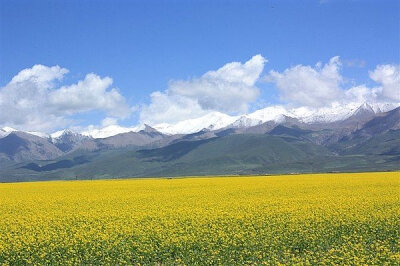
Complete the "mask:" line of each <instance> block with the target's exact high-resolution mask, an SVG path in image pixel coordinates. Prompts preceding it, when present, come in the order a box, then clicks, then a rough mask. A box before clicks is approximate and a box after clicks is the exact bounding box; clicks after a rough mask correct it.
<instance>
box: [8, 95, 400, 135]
mask: <svg viewBox="0 0 400 266" xmlns="http://www.w3.org/2000/svg"><path fill="white" fill-rule="evenodd" d="M399 106H400V103H347V104H338V103H336V104H333V105H332V106H327V107H322V108H310V107H296V108H291V109H288V108H286V107H284V106H282V105H276V106H269V107H266V108H263V109H259V110H257V111H254V112H252V113H249V114H245V115H240V116H230V115H227V114H224V113H220V112H210V113H208V114H206V115H204V116H201V117H198V118H193V119H188V120H184V121H179V122H177V123H175V124H168V123H162V124H157V125H150V126H151V127H152V128H154V129H155V130H157V131H159V132H161V133H163V134H169V135H173V134H191V133H196V132H199V131H201V130H203V129H208V130H218V129H221V128H229V127H235V128H240V127H242V128H243V127H251V126H256V125H259V124H262V123H265V122H269V121H274V122H276V123H282V122H283V121H284V120H285V117H291V118H295V119H298V120H299V121H301V122H304V123H330V122H335V121H341V120H345V119H347V118H349V117H350V116H352V115H355V114H356V113H357V112H361V111H363V112H364V111H365V112H374V113H376V114H379V113H381V112H387V111H390V110H392V109H395V108H397V107H399ZM145 128H146V126H145V124H139V125H137V126H134V127H123V126H119V125H110V126H107V127H104V128H89V129H87V130H85V131H83V132H81V133H77V132H73V131H71V130H69V129H64V130H60V131H57V132H54V133H52V134H50V136H49V135H47V134H43V133H40V132H32V131H31V132H29V131H28V132H27V133H29V134H33V135H36V136H39V137H44V138H47V137H51V138H52V139H57V138H59V137H61V136H62V135H63V134H78V135H79V134H81V135H83V136H89V137H92V138H107V137H110V136H114V135H118V134H121V133H127V132H139V131H140V130H143V129H145ZM13 131H18V130H17V129H14V128H10V127H3V128H0V138H2V137H5V136H7V135H8V134H10V133H11V132H13Z"/></svg>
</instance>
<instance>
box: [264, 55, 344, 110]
mask: <svg viewBox="0 0 400 266" xmlns="http://www.w3.org/2000/svg"><path fill="white" fill-rule="evenodd" d="M340 66H341V63H340V60H339V57H338V56H335V57H332V58H331V59H330V60H329V63H327V64H325V65H324V66H322V64H321V63H317V64H316V65H315V67H312V66H303V65H297V66H294V67H291V68H288V69H286V70H285V71H283V72H282V73H279V72H277V71H274V70H271V71H270V72H269V74H268V75H267V76H266V80H267V81H269V82H273V83H275V84H276V86H277V88H278V89H279V91H280V97H281V99H282V100H283V101H285V102H287V103H290V104H294V105H298V106H303V105H305V106H313V107H320V106H324V105H327V104H331V103H332V102H333V101H335V100H338V99H339V98H340V97H341V93H342V91H341V89H340V85H341V83H342V82H343V78H342V76H341V75H340V73H339V70H340Z"/></svg>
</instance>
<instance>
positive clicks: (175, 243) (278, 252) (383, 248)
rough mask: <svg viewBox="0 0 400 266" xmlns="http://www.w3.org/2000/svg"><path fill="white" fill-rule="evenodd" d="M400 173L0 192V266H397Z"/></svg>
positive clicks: (3, 188) (90, 184)
mask: <svg viewBox="0 0 400 266" xmlns="http://www.w3.org/2000/svg"><path fill="white" fill-rule="evenodd" d="M399 185H400V173H399V172H393V173H359V174H313V175H293V176H266V177H232V178H228V177H221V178H216V177H214V178H211V177H210V178H183V179H140V180H104V181H60V182H36V183H11V184H0V264H5V265H7V264H11V265H15V264H19V265H20V264H59V265H60V264H61V265H66V264H113V265H115V264H153V265H154V264H165V265H171V264H201V265H204V264H225V265H227V264H229V265H232V264H279V263H281V264H297V263H299V264H301V263H302V264H374V265H382V264H389V265H396V264H397V265H399V264H400V243H399V235H400V219H399V217H400V198H399V197H400V193H399V192H400V187H399Z"/></svg>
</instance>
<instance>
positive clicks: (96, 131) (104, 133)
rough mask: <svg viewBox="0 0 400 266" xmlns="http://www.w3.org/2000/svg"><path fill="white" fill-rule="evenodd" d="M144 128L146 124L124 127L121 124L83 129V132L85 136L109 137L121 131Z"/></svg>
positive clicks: (134, 130)
mask: <svg viewBox="0 0 400 266" xmlns="http://www.w3.org/2000/svg"><path fill="white" fill-rule="evenodd" d="M144 128H145V127H144V125H138V126H135V127H122V126H119V125H110V126H106V127H104V128H93V129H88V130H86V131H83V132H82V133H81V134H82V135H84V136H88V137H92V138H95V139H99V138H107V137H111V136H115V135H118V134H121V133H128V132H138V131H140V130H142V129H144Z"/></svg>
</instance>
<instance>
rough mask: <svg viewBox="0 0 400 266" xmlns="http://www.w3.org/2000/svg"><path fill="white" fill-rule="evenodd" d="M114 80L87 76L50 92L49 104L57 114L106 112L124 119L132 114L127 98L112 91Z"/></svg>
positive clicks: (94, 75)
mask: <svg viewBox="0 0 400 266" xmlns="http://www.w3.org/2000/svg"><path fill="white" fill-rule="evenodd" d="M112 83H113V80H112V79H111V78H109V77H105V78H101V77H99V76H97V75H96V74H93V73H91V74H87V75H86V77H85V79H84V80H81V81H79V82H78V83H76V84H72V85H70V86H64V87H61V88H59V89H57V90H54V91H52V92H50V94H49V104H50V105H51V106H52V107H54V109H55V111H56V112H57V113H61V114H63V113H67V114H72V113H76V112H85V111H90V110H104V111H106V112H107V113H109V114H110V115H112V116H116V117H121V118H124V117H126V116H127V115H129V113H130V109H129V106H128V105H127V104H126V103H125V98H124V97H123V96H122V95H121V94H120V93H119V92H118V91H117V90H116V89H114V88H113V89H110V90H108V89H109V88H110V86H111V85H112Z"/></svg>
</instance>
